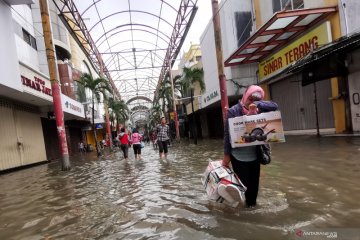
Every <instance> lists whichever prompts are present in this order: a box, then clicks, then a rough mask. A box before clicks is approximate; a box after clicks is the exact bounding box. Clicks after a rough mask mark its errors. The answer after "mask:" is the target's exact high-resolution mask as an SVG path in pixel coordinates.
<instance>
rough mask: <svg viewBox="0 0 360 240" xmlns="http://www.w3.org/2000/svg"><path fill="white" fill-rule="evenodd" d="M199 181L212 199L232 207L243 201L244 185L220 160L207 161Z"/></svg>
mask: <svg viewBox="0 0 360 240" xmlns="http://www.w3.org/2000/svg"><path fill="white" fill-rule="evenodd" d="M201 182H202V184H203V186H204V188H205V191H206V193H207V195H208V198H209V199H210V200H212V201H216V202H219V203H226V204H227V205H230V206H232V207H236V206H237V205H238V204H239V203H241V204H243V203H244V202H245V191H246V187H245V186H244V185H243V184H242V182H241V181H240V179H239V178H238V177H237V176H236V174H235V173H234V172H233V171H232V170H231V169H230V168H227V167H224V166H222V164H221V161H209V164H208V166H207V167H206V169H205V172H204V175H203V177H202V178H201Z"/></svg>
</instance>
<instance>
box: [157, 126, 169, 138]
mask: <svg viewBox="0 0 360 240" xmlns="http://www.w3.org/2000/svg"><path fill="white" fill-rule="evenodd" d="M156 133H157V139H158V141H167V140H169V126H168V125H166V124H165V125H161V124H159V125H158V126H157V128H156Z"/></svg>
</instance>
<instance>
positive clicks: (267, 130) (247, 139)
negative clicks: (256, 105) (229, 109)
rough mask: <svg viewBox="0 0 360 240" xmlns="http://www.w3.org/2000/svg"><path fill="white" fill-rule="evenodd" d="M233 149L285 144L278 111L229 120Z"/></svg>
mask: <svg viewBox="0 0 360 240" xmlns="http://www.w3.org/2000/svg"><path fill="white" fill-rule="evenodd" d="M229 132H230V142H231V146H232V147H233V148H237V147H246V146H254V145H261V144H267V143H278V142H285V136H284V129H283V124H282V120H281V113H280V111H274V112H268V113H261V114H257V115H251V116H241V117H235V118H230V119H229Z"/></svg>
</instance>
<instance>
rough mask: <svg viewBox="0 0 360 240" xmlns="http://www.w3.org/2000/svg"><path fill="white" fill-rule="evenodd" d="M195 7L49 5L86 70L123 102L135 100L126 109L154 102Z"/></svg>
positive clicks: (173, 1) (95, 2) (171, 0)
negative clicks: (103, 78) (96, 73)
mask: <svg viewBox="0 0 360 240" xmlns="http://www.w3.org/2000/svg"><path fill="white" fill-rule="evenodd" d="M197 1H198V0H124V1H119V0H92V1H84V0H67V1H63V0H61V1H58V0H53V2H54V3H55V5H56V7H57V9H58V11H59V16H60V18H61V19H62V20H63V22H64V24H65V25H66V27H67V28H68V29H69V30H70V32H71V34H72V36H73V37H74V38H75V40H76V41H77V42H78V43H79V44H80V45H81V46H82V49H83V51H84V52H85V53H86V54H87V56H88V58H89V60H90V61H91V63H92V65H93V66H94V67H95V68H96V69H97V70H98V71H99V72H101V71H103V72H104V74H105V75H106V76H107V77H108V78H109V79H110V81H111V84H112V86H113V88H115V89H117V91H118V92H119V94H120V95H121V98H122V99H123V100H125V102H128V101H129V100H131V99H133V98H135V100H136V101H130V102H129V104H130V105H132V106H130V108H131V107H134V106H136V105H141V104H143V105H145V106H147V105H149V104H150V102H151V101H152V100H154V99H155V98H156V94H157V92H158V91H157V90H158V89H159V86H160V83H161V81H162V80H163V79H164V77H165V76H166V73H167V72H168V71H169V68H170V67H171V66H172V65H173V64H174V59H176V57H177V55H178V53H179V51H180V49H181V46H182V44H183V41H184V40H185V38H186V35H187V32H188V30H189V28H190V26H191V23H192V20H193V19H194V17H195V14H196V11H197V6H196V5H197ZM136 97H144V98H146V100H144V98H136ZM148 99H150V102H149V101H148ZM141 101H144V103H143V102H141Z"/></svg>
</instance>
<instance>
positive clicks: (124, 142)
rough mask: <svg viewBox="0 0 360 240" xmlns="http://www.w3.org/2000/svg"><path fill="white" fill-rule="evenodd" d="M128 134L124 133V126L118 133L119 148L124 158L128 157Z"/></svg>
mask: <svg viewBox="0 0 360 240" xmlns="http://www.w3.org/2000/svg"><path fill="white" fill-rule="evenodd" d="M129 139H130V138H129V135H128V134H127V133H125V128H121V130H120V134H119V140H120V148H121V150H122V151H123V154H124V158H125V160H127V159H128V152H129V144H130V140H129Z"/></svg>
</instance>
